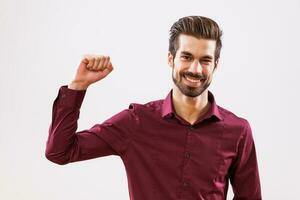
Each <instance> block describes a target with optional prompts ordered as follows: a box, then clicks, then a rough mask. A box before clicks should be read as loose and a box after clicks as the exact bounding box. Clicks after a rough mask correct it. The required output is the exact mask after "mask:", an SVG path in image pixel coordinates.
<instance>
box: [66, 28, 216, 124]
mask: <svg viewBox="0 0 300 200" xmlns="http://www.w3.org/2000/svg"><path fill="white" fill-rule="evenodd" d="M178 41H179V48H178V50H177V52H176V55H175V58H174V57H173V56H172V55H171V53H170V52H169V53H168V64H169V66H170V67H171V68H172V79H173V82H174V85H173V96H172V100H173V105H174V108H175V111H176V114H177V115H179V116H180V117H181V118H183V119H185V120H186V121H187V122H189V123H190V124H194V123H195V122H196V121H197V119H198V118H199V117H201V116H202V115H203V114H205V112H207V111H208V109H209V108H210V103H209V101H208V86H209V85H210V83H211V81H212V78H213V73H214V71H215V69H216V68H217V64H218V62H217V61H215V57H214V52H215V48H216V41H215V40H208V39H198V38H196V37H193V36H189V35H185V34H180V35H179V38H178ZM215 63H216V65H215ZM112 70H113V65H112V63H111V60H110V57H109V56H103V55H86V56H84V57H83V58H82V60H81V62H80V64H79V66H78V69H77V72H76V74H75V77H74V79H73V81H72V82H71V83H70V84H69V85H68V88H70V89H74V90H86V89H87V88H88V87H89V86H90V85H91V84H93V83H95V82H97V81H100V80H101V79H103V78H105V77H106V76H107V75H108V74H109V73H111V71H112ZM186 77H189V78H191V79H193V80H191V81H189V80H188V79H187V78H186ZM195 81H196V82H195Z"/></svg>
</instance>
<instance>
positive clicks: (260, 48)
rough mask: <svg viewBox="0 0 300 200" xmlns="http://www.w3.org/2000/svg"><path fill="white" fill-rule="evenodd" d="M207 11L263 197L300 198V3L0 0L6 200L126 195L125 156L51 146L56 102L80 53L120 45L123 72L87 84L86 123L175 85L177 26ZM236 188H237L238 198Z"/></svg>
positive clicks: (229, 104) (223, 91)
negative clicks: (76, 157) (171, 44)
mask: <svg viewBox="0 0 300 200" xmlns="http://www.w3.org/2000/svg"><path fill="white" fill-rule="evenodd" d="M186 15H203V16H207V17H210V18H212V19H214V20H215V21H217V22H218V23H219V25H220V27H221V28H222V30H223V32H224V36H223V45H224V46H223V49H222V51H221V59H220V66H219V69H218V71H217V72H216V73H215V75H214V80H213V82H212V85H211V86H210V90H211V91H212V92H213V93H214V95H215V98H216V101H217V103H218V104H219V105H221V106H223V107H225V108H227V109H229V110H231V111H232V112H234V113H235V114H237V115H239V116H242V117H244V118H246V119H248V121H249V122H250V124H251V126H252V130H253V135H254V139H255V142H256V148H257V155H258V161H259V169H260V176H261V184H262V192H263V197H264V198H263V199H267V200H283V199H284V200H295V199H297V198H298V197H299V188H300V185H299V179H300V175H299V169H300V160H299V155H298V154H299V152H300V143H299V139H300V136H299V134H300V132H299V128H298V126H299V112H300V109H299V104H298V103H299V101H300V95H299V91H300V90H299V74H300V70H299V67H300V66H299V46H300V39H299V36H300V28H299V27H300V26H299V24H300V23H299V20H300V2H299V1H296V0H285V1H279V0H278V1H274V0H273V1H271V0H267V1H262V0H251V1H250V0H249V1H238V0H236V1H213V0H210V1H200V0H195V1H189V0H185V1H174V0H170V1H162V0H161V1H113V0H109V1H100V0H99V1H96V0H94V1H92V0H85V1H54V0H52V1H50V0H48V1H46V0H27V1H21V0H20V1H17V0H0V69H1V71H0V72H1V74H0V123H1V126H0V128H1V132H0V199H5V200H8V199H13V200H17V199H18V200H19V199H30V200H41V199H43V200H50V199H51V200H61V199H73V200H81V199H89V200H92V199H112V200H113V199H124V200H128V199H129V195H128V188H127V179H126V174H125V169H124V167H123V163H122V161H121V159H120V158H119V157H117V156H107V157H102V158H98V159H93V160H88V161H82V162H78V163H72V164H68V165H65V166H59V165H56V164H53V163H51V162H49V161H48V160H46V158H45V156H44V151H45V143H46V139H47V136H48V128H49V125H50V122H51V114H52V103H53V101H54V99H55V97H56V95H57V93H58V89H59V87H60V86H62V85H66V84H69V83H70V81H71V80H72V79H73V77H74V74H75V71H76V68H77V65H78V63H79V61H80V59H81V56H82V55H84V54H86V53H96V54H105V55H110V56H111V59H112V62H113V64H114V71H113V72H112V73H111V74H110V75H109V76H108V77H107V78H106V79H104V80H103V81H101V82H98V83H96V84H95V85H92V86H91V87H90V88H88V91H87V93H86V97H85V99H84V102H83V105H82V109H81V113H80V120H79V121H78V123H79V124H78V130H82V129H85V128H90V127H92V125H94V124H95V123H98V122H101V121H103V120H105V119H107V118H108V117H110V116H112V115H113V114H115V113H117V112H119V111H120V110H121V109H124V108H126V107H127V106H128V105H129V103H131V102H139V103H146V102H148V101H151V100H155V99H160V98H165V96H166V95H167V93H168V92H169V90H170V89H171V86H172V81H171V68H170V67H169V66H168V65H167V50H168V31H169V28H170V26H171V25H172V24H173V22H175V21H176V20H177V19H178V18H180V17H183V16H186ZM231 198H232V192H231V191H230V192H229V197H228V199H231Z"/></svg>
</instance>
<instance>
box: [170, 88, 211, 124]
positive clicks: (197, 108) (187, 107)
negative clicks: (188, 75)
mask: <svg viewBox="0 0 300 200" xmlns="http://www.w3.org/2000/svg"><path fill="white" fill-rule="evenodd" d="M172 100H173V105H174V109H175V111H176V114H177V115H179V116H180V117H182V118H183V119H185V120H186V121H187V122H189V123H190V124H193V123H195V122H196V121H197V119H198V118H199V117H201V116H202V115H203V114H205V113H206V112H207V111H208V109H209V107H210V102H209V101H208V89H206V90H204V91H203V92H202V94H201V95H199V96H197V97H188V96H185V95H184V94H182V93H181V91H180V90H179V89H178V88H177V87H176V86H174V87H173V94H172Z"/></svg>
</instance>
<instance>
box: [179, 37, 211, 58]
mask: <svg viewBox="0 0 300 200" xmlns="http://www.w3.org/2000/svg"><path fill="white" fill-rule="evenodd" d="M178 44H179V48H178V50H177V53H181V52H182V51H188V52H190V53H191V54H193V55H194V56H203V55H210V56H212V57H214V53H215V49H216V41H215V40H210V39H198V38H196V37H194V36H191V35H185V34H180V35H179V37H178Z"/></svg>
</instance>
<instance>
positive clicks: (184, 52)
mask: <svg viewBox="0 0 300 200" xmlns="http://www.w3.org/2000/svg"><path fill="white" fill-rule="evenodd" d="M181 55H187V56H193V54H191V53H190V52H188V51H182V52H181ZM202 58H206V59H211V60H212V59H213V57H212V56H210V55H205V56H203V57H202Z"/></svg>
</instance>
